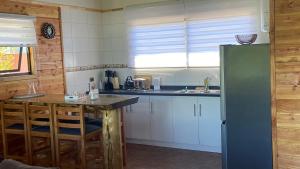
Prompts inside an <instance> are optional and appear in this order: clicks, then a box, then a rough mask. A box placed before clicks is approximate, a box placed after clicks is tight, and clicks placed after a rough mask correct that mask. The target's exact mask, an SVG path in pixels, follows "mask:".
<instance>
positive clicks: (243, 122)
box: [220, 44, 272, 169]
mask: <svg viewBox="0 0 300 169" xmlns="http://www.w3.org/2000/svg"><path fill="white" fill-rule="evenodd" d="M220 49H221V51H220V53H221V102H222V103H221V112H222V114H221V118H222V128H221V130H222V162H223V164H222V168H223V169H272V120H271V89H270V87H271V82H270V79H271V78H270V77H271V74H270V63H271V62H270V54H269V50H270V46H269V45H268V44H259V45H240V46H236V45H226V46H221V48H220Z"/></svg>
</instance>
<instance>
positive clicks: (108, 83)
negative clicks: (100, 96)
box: [104, 70, 114, 90]
mask: <svg viewBox="0 0 300 169" xmlns="http://www.w3.org/2000/svg"><path fill="white" fill-rule="evenodd" d="M112 79H113V71H111V70H106V71H105V80H104V90H113V89H114V86H113V83H112Z"/></svg>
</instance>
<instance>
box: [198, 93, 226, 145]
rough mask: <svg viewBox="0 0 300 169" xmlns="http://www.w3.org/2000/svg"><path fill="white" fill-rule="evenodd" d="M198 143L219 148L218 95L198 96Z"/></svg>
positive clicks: (219, 118) (219, 111)
mask: <svg viewBox="0 0 300 169" xmlns="http://www.w3.org/2000/svg"><path fill="white" fill-rule="evenodd" d="M198 106H199V109H198V110H199V112H198V113H199V139H200V145H204V146H212V147H218V148H221V117H220V115H221V110H220V98H219V97H199V98H198Z"/></svg>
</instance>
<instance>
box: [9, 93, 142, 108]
mask: <svg viewBox="0 0 300 169" xmlns="http://www.w3.org/2000/svg"><path fill="white" fill-rule="evenodd" d="M138 99H139V97H130V96H116V95H99V98H98V99H97V100H90V99H89V97H86V98H84V99H80V100H77V101H66V100H65V96H64V95H46V96H42V97H36V98H30V99H9V100H7V101H9V102H26V103H49V104H74V105H86V106H94V107H98V108H100V109H103V110H111V109H117V108H121V107H124V106H128V105H131V104H135V103H137V102H138Z"/></svg>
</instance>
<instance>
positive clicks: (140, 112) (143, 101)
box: [125, 96, 151, 140]
mask: <svg viewBox="0 0 300 169" xmlns="http://www.w3.org/2000/svg"><path fill="white" fill-rule="evenodd" d="M138 97H139V101H138V103H136V104H133V105H131V106H129V108H128V112H127V113H126V115H125V117H126V118H127V119H126V122H127V123H129V124H128V125H127V126H128V129H126V131H127V132H128V133H129V134H127V138H130V139H141V140H150V139H151V135H150V134H151V133H150V119H151V118H150V112H149V110H150V100H149V96H138Z"/></svg>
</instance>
